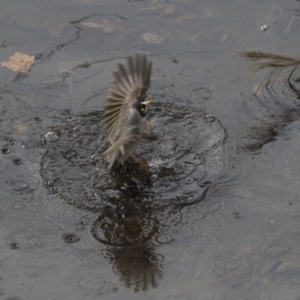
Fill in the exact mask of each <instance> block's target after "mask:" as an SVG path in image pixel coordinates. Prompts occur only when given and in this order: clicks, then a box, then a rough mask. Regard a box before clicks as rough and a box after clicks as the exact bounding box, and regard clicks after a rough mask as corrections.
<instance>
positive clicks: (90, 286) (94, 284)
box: [78, 273, 113, 294]
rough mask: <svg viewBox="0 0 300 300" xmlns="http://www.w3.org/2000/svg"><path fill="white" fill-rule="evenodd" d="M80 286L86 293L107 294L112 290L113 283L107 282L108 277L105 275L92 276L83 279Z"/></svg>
mask: <svg viewBox="0 0 300 300" xmlns="http://www.w3.org/2000/svg"><path fill="white" fill-rule="evenodd" d="M78 286H79V287H80V288H81V289H82V290H84V291H86V292H93V293H97V294H99V293H107V292H108V291H109V290H111V289H112V286H113V284H112V282H111V281H109V280H107V276H105V275H104V274H99V273H96V274H91V275H88V276H86V277H85V278H82V279H80V280H79V282H78Z"/></svg>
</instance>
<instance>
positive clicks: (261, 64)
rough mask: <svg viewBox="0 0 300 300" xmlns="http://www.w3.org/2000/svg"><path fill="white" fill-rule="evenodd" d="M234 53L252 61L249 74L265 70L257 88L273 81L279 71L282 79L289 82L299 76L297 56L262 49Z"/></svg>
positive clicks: (299, 61) (278, 74) (299, 58)
mask: <svg viewBox="0 0 300 300" xmlns="http://www.w3.org/2000/svg"><path fill="white" fill-rule="evenodd" d="M236 53H237V54H239V55H240V56H243V57H246V58H248V59H250V60H251V61H253V62H254V65H253V66H252V68H251V69H250V70H249V74H250V75H251V76H253V75H254V74H256V73H257V72H259V71H261V70H267V74H266V76H265V77H264V79H263V80H262V82H261V84H260V86H259V89H261V88H264V87H268V86H269V85H270V84H272V83H274V82H275V81H276V80H277V78H278V77H279V76H280V74H281V73H283V80H286V81H287V82H290V80H291V79H294V78H296V77H297V76H299V73H300V72H299V66H300V57H299V56H298V57H297V56H289V55H282V54H277V53H272V52H263V51H240V52H236Z"/></svg>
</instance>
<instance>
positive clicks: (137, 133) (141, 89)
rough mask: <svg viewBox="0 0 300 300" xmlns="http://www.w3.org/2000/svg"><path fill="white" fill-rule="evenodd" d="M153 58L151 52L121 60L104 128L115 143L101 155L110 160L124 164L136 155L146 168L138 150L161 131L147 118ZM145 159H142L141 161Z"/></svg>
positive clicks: (105, 116)
mask: <svg viewBox="0 0 300 300" xmlns="http://www.w3.org/2000/svg"><path fill="white" fill-rule="evenodd" d="M152 68H153V61H152V60H150V59H149V54H148V53H147V52H137V53H136V54H135V55H133V56H129V57H128V58H127V59H126V63H119V64H118V67H117V70H115V71H114V72H113V79H112V81H111V84H110V88H109V91H108V95H107V100H106V104H105V107H104V117H103V122H102V128H103V131H104V132H105V134H106V135H107V139H108V141H109V142H110V143H111V146H110V147H109V148H108V149H107V150H106V151H105V152H104V153H102V155H101V158H105V159H106V160H107V161H108V163H109V168H112V166H114V165H122V166H124V162H125V161H126V160H127V158H129V157H132V158H133V159H134V161H135V162H137V163H139V164H140V165H141V166H142V167H143V166H144V168H145V169H147V168H148V164H147V163H146V160H145V159H143V158H142V157H140V156H139V155H137V154H136V153H135V150H136V149H137V148H138V147H139V145H140V144H141V142H142V141H143V140H150V141H154V140H157V139H158V137H159V133H158V132H156V131H153V130H152V122H151V120H150V121H147V120H146V114H147V110H148V108H149V105H150V104H151V103H152V101H153V100H152V99H146V92H147V91H148V89H149V87H150V85H151V74H152ZM141 160H142V161H141Z"/></svg>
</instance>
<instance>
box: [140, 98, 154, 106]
mask: <svg viewBox="0 0 300 300" xmlns="http://www.w3.org/2000/svg"><path fill="white" fill-rule="evenodd" d="M152 101H153V100H152V99H149V100H147V101H144V102H142V103H143V104H145V105H150V104H151V103H152Z"/></svg>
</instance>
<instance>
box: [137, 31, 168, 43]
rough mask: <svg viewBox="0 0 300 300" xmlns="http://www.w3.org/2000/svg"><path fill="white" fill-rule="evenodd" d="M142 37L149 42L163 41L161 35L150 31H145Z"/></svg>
mask: <svg viewBox="0 0 300 300" xmlns="http://www.w3.org/2000/svg"><path fill="white" fill-rule="evenodd" d="M142 39H143V40H144V41H145V42H147V43H149V44H160V43H161V42H162V41H164V38H163V37H161V36H159V35H158V34H155V33H152V32H145V33H144V34H143V35H142Z"/></svg>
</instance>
